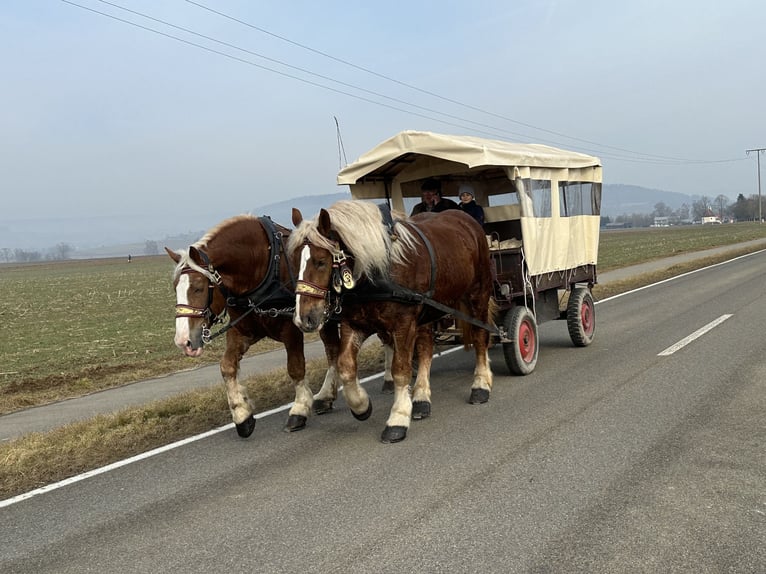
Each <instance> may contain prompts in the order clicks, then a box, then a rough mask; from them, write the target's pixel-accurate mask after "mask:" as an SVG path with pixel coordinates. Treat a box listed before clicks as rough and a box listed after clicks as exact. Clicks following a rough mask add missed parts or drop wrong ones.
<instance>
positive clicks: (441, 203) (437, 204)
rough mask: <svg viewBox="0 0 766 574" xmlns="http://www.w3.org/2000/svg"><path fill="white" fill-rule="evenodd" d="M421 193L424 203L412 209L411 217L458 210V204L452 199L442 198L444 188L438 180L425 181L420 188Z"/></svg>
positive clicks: (429, 179)
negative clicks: (429, 212)
mask: <svg viewBox="0 0 766 574" xmlns="http://www.w3.org/2000/svg"><path fill="white" fill-rule="evenodd" d="M420 191H421V192H422V194H423V201H421V202H420V203H418V204H417V205H416V206H415V207H413V208H412V213H410V216H412V215H416V214H418V213H423V212H424V211H432V212H434V213H439V212H440V211H445V210H447V209H457V208H458V207H457V203H455V202H454V201H452V200H451V199H447V198H444V197H442V186H441V183H440V182H439V181H438V180H436V179H433V178H428V179H427V180H425V181H424V182H423V185H421V186H420Z"/></svg>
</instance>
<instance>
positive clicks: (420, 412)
mask: <svg viewBox="0 0 766 574" xmlns="http://www.w3.org/2000/svg"><path fill="white" fill-rule="evenodd" d="M430 416H431V403H429V402H428V401H413V402H412V419H413V420H416V421H419V420H420V419H425V418H428V417H430Z"/></svg>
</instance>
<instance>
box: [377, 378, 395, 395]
mask: <svg viewBox="0 0 766 574" xmlns="http://www.w3.org/2000/svg"><path fill="white" fill-rule="evenodd" d="M380 392H381V393H383V394H384V395H392V394H394V381H393V380H391V381H383V386H382V387H381V388H380Z"/></svg>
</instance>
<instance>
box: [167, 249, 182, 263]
mask: <svg viewBox="0 0 766 574" xmlns="http://www.w3.org/2000/svg"><path fill="white" fill-rule="evenodd" d="M165 251H167V253H168V255H170V258H171V259H172V260H173V261H175V262H176V263H178V262H179V261H181V254H180V253H176V252H175V251H173V250H172V249H168V248H167V247H165Z"/></svg>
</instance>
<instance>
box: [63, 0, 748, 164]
mask: <svg viewBox="0 0 766 574" xmlns="http://www.w3.org/2000/svg"><path fill="white" fill-rule="evenodd" d="M61 1H62V2H64V3H65V4H69V5H71V6H74V7H77V8H80V9H83V10H87V11H89V12H92V13H95V14H98V15H101V16H104V17H107V18H110V19H113V20H115V21H118V22H121V23H123V24H127V25H130V26H134V27H137V28H139V29H142V30H145V31H147V32H152V33H154V34H158V35H160V36H163V37H166V38H169V39H172V40H176V41H178V42H182V43H184V44H187V45H190V46H193V47H195V48H199V49H202V50H205V51H208V52H210V53H213V54H216V55H219V56H223V57H226V58H229V59H232V60H235V61H238V62H241V63H244V64H248V65H251V66H254V67H256V68H260V69H262V70H265V71H269V72H272V73H275V74H279V75H281V76H283V77H287V78H290V79H294V80H298V81H300V82H303V83H306V84H309V85H312V86H315V87H319V88H323V89H325V90H329V91H332V92H335V93H338V94H342V95H345V96H349V97H352V98H355V99H358V100H360V101H364V102H367V103H372V104H375V105H378V106H382V107H385V108H388V109H392V110H395V111H400V112H404V113H408V114H411V115H414V116H417V117H421V118H424V119H428V120H432V121H437V122H440V123H443V124H445V125H450V126H454V127H458V128H461V129H466V126H465V125H461V124H458V123H454V122H452V121H446V120H444V119H439V118H434V117H432V116H429V115H425V114H422V113H418V112H415V111H412V110H407V109H402V108H400V107H397V106H393V105H390V104H386V103H383V102H380V101H376V100H372V99H370V98H366V97H363V96H360V95H358V94H353V93H350V92H347V91H345V90H340V89H337V88H333V87H331V86H327V85H324V84H321V83H318V82H314V81H311V80H308V79H306V78H301V77H299V76H295V75H293V74H289V73H286V72H284V71H280V70H276V69H274V68H270V67H268V66H264V65H261V64H257V63H255V62H252V61H251V60H247V59H244V58H240V57H238V56H235V55H232V54H229V53H227V52H223V51H220V50H216V49H214V48H211V47H209V46H205V45H203V44H198V43H196V42H192V41H190V40H187V39H184V38H181V37H178V36H175V35H173V34H169V33H167V32H163V31H160V30H156V29H154V28H150V27H148V26H144V25H142V24H139V23H136V22H132V21H130V20H126V19H123V18H120V17H118V16H115V15H113V14H109V13H106V12H102V11H99V10H96V9H94V8H91V7H88V6H83V5H81V4H77V3H76V2H73V1H71V0H61ZM98 1H99V2H101V3H102V4H106V5H109V6H112V7H113V8H117V9H119V10H123V11H125V12H128V13H131V14H133V15H136V16H139V17H141V18H145V19H147V20H151V21H153V22H156V23H159V24H162V25H164V26H168V27H170V28H173V29H176V30H179V31H182V32H185V33H187V34H191V35H194V36H196V37H198V38H202V39H204V40H207V41H210V42H214V43H216V44H218V45H221V46H225V47H226V48H230V49H234V50H238V51H240V52H243V53H246V54H249V55H251V56H255V57H257V58H261V59H263V60H266V61H268V62H271V63H274V64H278V65H281V66H284V67H286V68H289V69H292V70H295V71H299V72H301V73H304V74H307V75H310V76H313V77H316V78H320V79H322V80H324V81H329V82H333V83H335V84H338V85H340V86H344V87H346V88H350V89H353V90H358V91H360V92H362V93H366V94H369V95H372V96H375V97H378V98H383V99H386V100H389V101H392V102H395V103H397V104H401V105H405V106H410V107H412V108H415V109H418V110H422V111H424V112H427V113H429V114H438V115H441V116H443V117H445V118H449V119H450V120H457V121H460V122H464V123H468V124H472V125H473V126H478V127H480V128H482V129H480V130H476V131H479V132H480V133H483V134H485V135H490V136H492V137H503V136H502V135H498V134H497V132H501V133H504V134H512V135H514V136H521V137H529V136H528V135H526V134H520V133H517V132H512V131H510V130H506V129H503V128H498V127H497V126H491V125H488V124H483V123H481V122H475V121H473V120H469V119H466V118H463V117H460V116H456V115H453V114H448V113H446V112H441V111H439V110H434V109H432V108H428V107H425V106H420V105H417V104H414V103H412V102H407V101H405V100H401V99H398V98H394V97H391V96H387V95H385V94H382V93H379V92H375V91H372V90H368V89H365V88H361V87H359V86H357V85H354V84H350V83H346V82H342V81H340V80H336V79H334V78H331V77H329V76H325V75H322V74H318V73H316V72H313V71H311V70H308V69H305V68H300V67H298V66H293V65H291V64H288V63H286V62H283V61H280V60H277V59H275V58H270V57H268V56H265V55H263V54H259V53H257V52H254V51H251V50H248V49H245V48H241V47H239V46H236V45H234V44H232V43H229V42H225V41H222V40H218V39H216V38H213V37H211V36H207V35H205V34H200V33H198V32H195V31H194V30H191V29H188V28H184V27H182V26H178V25H175V24H173V23H171V22H167V21H165V20H161V19H158V18H154V17H152V16H149V15H147V14H144V13H142V12H138V11H135V10H132V9H129V8H126V7H124V6H121V5H118V4H116V3H113V2H109V1H107V0H98ZM186 1H187V2H188V3H190V4H193V5H195V6H198V7H200V8H203V9H205V10H208V11H210V12H212V13H215V14H218V15H220V16H222V17H224V18H228V19H230V20H233V21H235V22H238V23H241V24H243V25H245V26H248V27H251V28H253V29H255V30H258V31H260V32H263V33H265V34H269V35H271V36H274V37H276V38H278V39H280V40H283V41H285V42H289V43H291V44H294V45H296V46H299V47H301V48H304V49H306V50H310V51H312V52H315V53H317V54H320V55H322V56H325V57H328V58H331V59H333V60H335V61H338V62H341V63H343V64H346V65H349V66H352V67H354V68H357V69H360V70H362V71H365V72H367V73H370V74H373V75H375V76H378V77H381V78H384V79H387V80H389V81H392V82H395V83H397V84H400V85H403V86H405V87H408V88H411V89H414V90H417V91H420V92H422V93H426V94H429V95H432V96H435V97H437V98H440V99H442V100H444V101H448V102H450V103H454V104H457V105H460V106H463V107H466V108H469V109H472V110H475V111H479V112H482V113H485V114H488V115H492V116H495V117H499V118H502V119H504V120H506V121H509V122H512V123H517V124H519V125H524V126H526V127H530V128H532V129H536V130H539V131H544V132H547V133H551V134H555V135H560V136H562V137H566V138H569V139H575V140H579V141H583V142H586V143H591V144H593V145H596V146H599V147H606V148H611V149H616V150H621V151H625V152H626V153H631V154H635V155H645V156H648V157H643V158H642V157H625V156H622V155H616V154H611V153H608V152H607V153H604V152H603V151H600V150H592V149H584V150H583V151H588V152H591V153H596V154H599V155H600V156H601V157H604V158H607V159H614V160H618V161H628V162H634V163H652V164H659V165H679V164H684V163H692V164H699V163H723V162H731V161H741V158H738V159H732V160H713V161H710V160H690V159H683V158H673V157H666V156H659V155H656V156H653V155H651V154H642V153H641V152H634V151H630V150H624V149H622V148H616V147H614V146H608V145H603V144H599V143H597V142H590V141H589V140H583V139H580V138H574V137H572V136H567V135H566V134H560V133H558V132H553V131H551V130H546V129H544V128H538V127H535V126H533V125H531V124H524V123H523V122H517V121H516V120H513V119H511V118H505V117H504V116H500V115H498V114H494V113H493V112H488V111H486V110H482V109H480V108H476V107H474V106H470V105H468V104H464V103H461V102H458V101H456V100H451V99H449V98H446V97H444V96H441V95H439V94H436V93H433V92H429V91H427V90H423V89H420V88H418V87H416V86H411V85H410V84H406V83H404V82H401V81H399V80H396V79H394V78H390V77H388V76H385V75H382V74H379V73H377V72H374V71H372V70H368V69H367V68H363V67H361V66H357V65H356V64H353V63H351V62H347V61H345V60H342V59H339V58H336V57H334V56H331V55H329V54H326V53H324V52H321V51H318V50H315V49H313V48H311V47H309V46H305V45H303V44H299V43H297V42H294V41H292V40H290V39H288V38H284V37H282V36H279V35H276V34H273V33H271V32H269V31H267V30H265V29H263V28H260V27H257V26H255V25H253V24H250V23H247V22H244V21H242V20H239V19H237V18H234V17H231V16H228V15H226V14H224V13H222V12H218V11H216V10H213V9H211V8H208V7H207V6H204V5H202V4H200V3H198V2H194V1H192V0H186ZM472 129H474V130H475V129H476V128H472ZM552 143H554V144H555V145H566V144H561V143H559V142H552ZM651 158H654V159H651Z"/></svg>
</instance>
